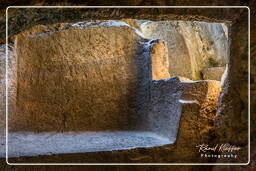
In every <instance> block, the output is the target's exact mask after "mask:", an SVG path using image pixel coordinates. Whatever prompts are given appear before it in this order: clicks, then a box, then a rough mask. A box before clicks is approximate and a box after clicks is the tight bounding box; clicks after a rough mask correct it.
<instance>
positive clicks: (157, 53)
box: [150, 40, 170, 80]
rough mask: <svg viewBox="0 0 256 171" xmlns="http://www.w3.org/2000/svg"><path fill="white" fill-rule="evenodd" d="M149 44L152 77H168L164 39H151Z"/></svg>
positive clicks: (157, 78) (166, 50)
mask: <svg viewBox="0 0 256 171" xmlns="http://www.w3.org/2000/svg"><path fill="white" fill-rule="evenodd" d="M150 44H152V46H151V66H152V79H154V80H159V79H164V78H169V77H170V74H169V70H168V68H169V60H168V48H167V45H166V43H165V42H164V41H162V40H153V41H151V42H150Z"/></svg>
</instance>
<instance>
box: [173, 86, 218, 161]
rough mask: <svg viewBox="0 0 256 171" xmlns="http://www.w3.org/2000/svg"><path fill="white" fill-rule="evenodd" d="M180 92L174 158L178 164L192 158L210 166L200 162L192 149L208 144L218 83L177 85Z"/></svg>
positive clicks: (210, 142) (211, 137) (210, 141)
mask: <svg viewBox="0 0 256 171" xmlns="http://www.w3.org/2000/svg"><path fill="white" fill-rule="evenodd" d="M181 84H182V85H183V87H184V91H183V93H182V95H181V97H180V100H179V101H180V103H181V104H182V115H181V119H180V123H179V133H178V136H177V140H176V148H177V149H176V150H175V154H176V155H179V156H180V159H179V160H180V161H181V162H182V161H186V160H187V158H191V159H192V158H194V159H195V160H194V161H195V162H200V161H201V162H207V161H208V162H212V160H209V159H204V158H200V154H199V152H198V149H197V148H196V146H198V145H200V144H202V143H206V144H212V143H213V142H212V140H213V138H214V119H215V115H216V110H217V104H218V96H219V94H220V82H219V81H197V82H181Z"/></svg>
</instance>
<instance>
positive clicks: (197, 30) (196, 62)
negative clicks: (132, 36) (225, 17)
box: [141, 21, 229, 80]
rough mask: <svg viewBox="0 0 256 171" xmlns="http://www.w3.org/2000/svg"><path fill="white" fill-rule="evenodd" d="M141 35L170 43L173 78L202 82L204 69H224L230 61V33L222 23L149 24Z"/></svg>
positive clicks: (148, 22)
mask: <svg viewBox="0 0 256 171" xmlns="http://www.w3.org/2000/svg"><path fill="white" fill-rule="evenodd" d="M141 31H142V33H143V35H144V36H145V37H147V38H154V39H157V38H159V39H163V40H165V41H166V42H167V46H168V52H169V53H168V54H169V57H168V58H169V73H170V75H171V76H182V77H187V78H190V79H192V80H201V79H203V78H202V71H203V70H204V69H206V68H208V67H216V66H225V64H226V61H227V59H228V50H229V47H228V37H227V36H228V33H227V27H226V26H225V25H224V24H222V23H206V22H195V21H193V22H188V21H155V22H153V21H146V22H143V23H142V24H141ZM184 66H186V67H184Z"/></svg>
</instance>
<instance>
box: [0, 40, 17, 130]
mask: <svg viewBox="0 0 256 171" xmlns="http://www.w3.org/2000/svg"><path fill="white" fill-rule="evenodd" d="M7 66H8V111H9V112H14V111H15V102H16V86H17V85H16V58H15V56H14V50H13V44H9V46H8V63H7ZM5 69H6V45H5V44H2V45H0V130H1V131H0V134H2V133H4V132H5V120H6V108H5V107H6V101H5V100H6V99H5V97H6V92H5V90H6V70H5Z"/></svg>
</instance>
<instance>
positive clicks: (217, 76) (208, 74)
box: [203, 67, 225, 81]
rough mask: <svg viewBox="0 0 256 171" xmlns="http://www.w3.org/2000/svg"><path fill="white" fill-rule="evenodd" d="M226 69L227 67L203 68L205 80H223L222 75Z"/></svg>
mask: <svg viewBox="0 0 256 171" xmlns="http://www.w3.org/2000/svg"><path fill="white" fill-rule="evenodd" d="M224 71H225V67H210V68H206V69H204V70H203V78H204V80H218V81H221V77H222V75H223V73H224Z"/></svg>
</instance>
